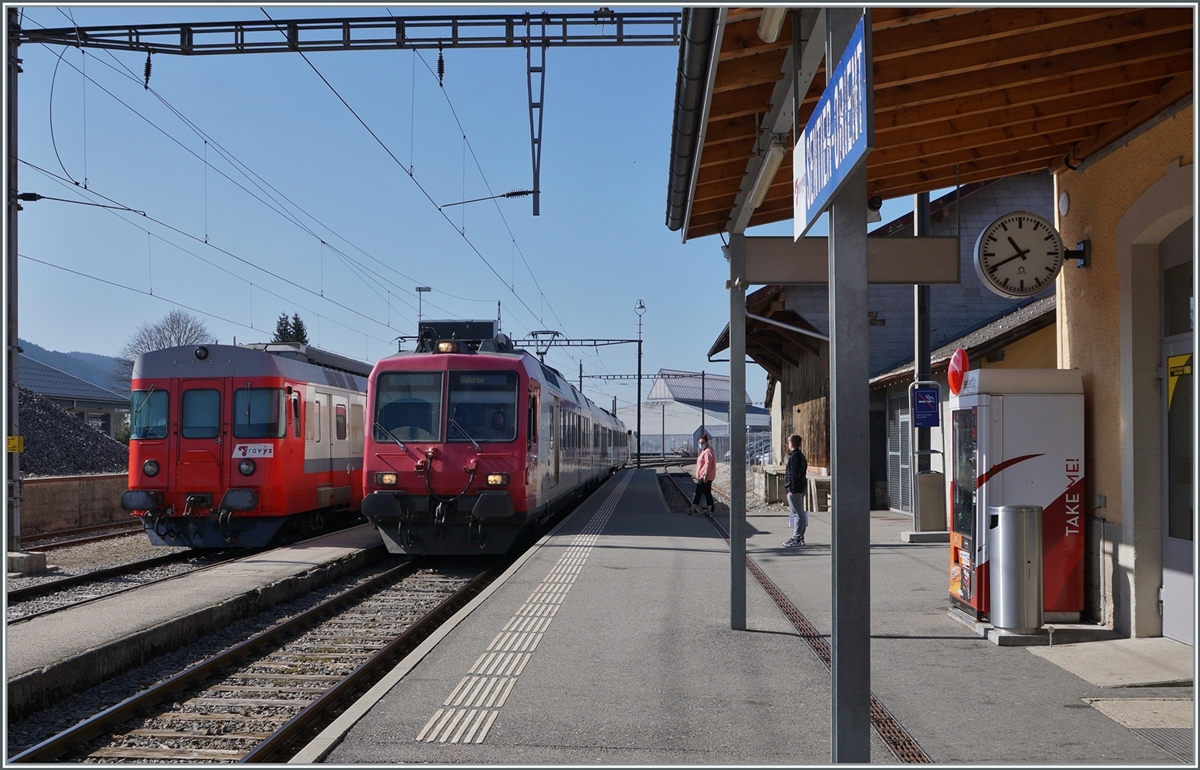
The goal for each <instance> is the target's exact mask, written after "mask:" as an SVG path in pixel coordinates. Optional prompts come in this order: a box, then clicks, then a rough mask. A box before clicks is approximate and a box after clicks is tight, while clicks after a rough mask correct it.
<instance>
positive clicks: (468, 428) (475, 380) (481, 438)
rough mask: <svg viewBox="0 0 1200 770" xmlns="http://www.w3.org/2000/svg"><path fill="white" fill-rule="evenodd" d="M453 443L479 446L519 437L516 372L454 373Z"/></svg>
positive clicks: (450, 433) (450, 427) (450, 423)
mask: <svg viewBox="0 0 1200 770" xmlns="http://www.w3.org/2000/svg"><path fill="white" fill-rule="evenodd" d="M447 408H448V411H449V419H448V420H447V423H448V427H447V431H446V435H447V436H448V438H449V440H450V441H474V442H477V443H484V442H497V441H514V440H516V438H517V419H516V418H517V373H516V372H497V371H487V372H450V399H449V405H448V407H447Z"/></svg>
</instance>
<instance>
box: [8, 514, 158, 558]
mask: <svg viewBox="0 0 1200 770" xmlns="http://www.w3.org/2000/svg"><path fill="white" fill-rule="evenodd" d="M143 531H144V528H143V527H142V522H141V520H138V521H136V522H132V523H125V522H120V523H113V524H96V525H94V526H91V527H75V528H73V529H60V530H56V531H54V532H45V533H42V534H40V535H30V536H28V537H22V538H21V548H22V549H23V550H26V551H53V550H55V549H58V548H69V547H71V546H75V545H86V544H87V543H99V542H101V541H103V540H112V539H113V538H117V537H125V536H127V535H133V534H138V533H141V532H143Z"/></svg>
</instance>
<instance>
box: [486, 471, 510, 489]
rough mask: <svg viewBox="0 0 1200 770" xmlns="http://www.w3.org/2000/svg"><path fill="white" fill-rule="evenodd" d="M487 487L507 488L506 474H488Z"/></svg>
mask: <svg viewBox="0 0 1200 770" xmlns="http://www.w3.org/2000/svg"><path fill="white" fill-rule="evenodd" d="M487 485H488V486H489V487H506V486H508V474H507V473H489V474H488V475H487Z"/></svg>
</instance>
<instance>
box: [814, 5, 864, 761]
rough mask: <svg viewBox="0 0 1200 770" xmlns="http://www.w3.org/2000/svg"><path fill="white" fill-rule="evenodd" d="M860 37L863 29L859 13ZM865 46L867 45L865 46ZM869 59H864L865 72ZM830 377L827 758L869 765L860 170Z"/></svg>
mask: <svg viewBox="0 0 1200 770" xmlns="http://www.w3.org/2000/svg"><path fill="white" fill-rule="evenodd" d="M864 12H865V9H863V8H829V9H827V10H826V12H825V13H826V16H825V18H826V24H827V26H826V30H827V33H826V35H827V36H826V48H825V63H826V64H825V66H826V68H827V71H828V68H829V67H830V66H832V65H831V64H830V62H837V61H838V60H839V59H840V58H841V53H842V51H843V49H844V48H845V47H846V43H847V42H848V41H849V39H850V36H851V35H852V34H853V32H854V27H855V25H856V24H857V23H858V21H859V19H860V18H862V16H863V14H864ZM865 26H866V30H867V32H866V34H867V35H870V29H871V23H870V17H869V16H868V18H867V21H866V25H865ZM867 50H868V51H869V50H870V49H869V48H868V49H867ZM870 61H871V58H870V55H869V54H868V56H867V62H868V69H869V67H870V64H869V62H870ZM829 319H830V329H829V337H830V341H829V383H830V389H829V394H830V409H829V411H830V416H831V432H830V434H831V436H830V437H831V441H830V443H831V446H830V449H831V451H830V460H831V476H832V483H831V487H832V490H831V491H832V505H831V509H832V517H833V538H832V549H831V551H832V575H831V578H832V586H831V587H832V594H833V614H832V625H833V645H832V647H833V661H832V669H833V672H832V680H833V681H832V684H833V687H832V694H833V702H832V704H831V716H832V727H833V731H832V732H833V734H832V739H833V740H832V744H833V749H832V756H831V759H832V761H833V762H839V763H840V762H862V763H867V762H870V761H871V560H870V556H871V539H870V523H871V522H870V516H871V501H870V488H871V479H870V464H869V463H868V462H867V460H866V458H865V457H864V456H863V452H862V450H863V447H866V446H869V445H870V419H869V415H870V393H869V391H868V382H867V375H868V371H869V363H868V355H869V344H868V339H869V327H868V324H867V171H866V164H865V163H863V164H861V165H860V166H859V168H858V170H857V171H855V172H854V173H853V174H851V175H850V176H849V177H848V178H847V179H846V181H845V183H844V184H843V185H842V188H841V190H840V191H839V192H838V193H837V195H836V196H835V197H834V199H833V206H832V208H831V209H830V212H829Z"/></svg>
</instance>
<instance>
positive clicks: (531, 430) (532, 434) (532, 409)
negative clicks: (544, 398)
mask: <svg viewBox="0 0 1200 770" xmlns="http://www.w3.org/2000/svg"><path fill="white" fill-rule="evenodd" d="M527 416H528V418H529V425H528V427H527V429H526V431H525V437H526V439H527V440H528V442H529V445H530V446H533V445H534V444H536V443H537V424H538V419H537V417H538V402H537V396H535V395H533V394H532V393H530V394H529V411H528V413H527Z"/></svg>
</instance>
